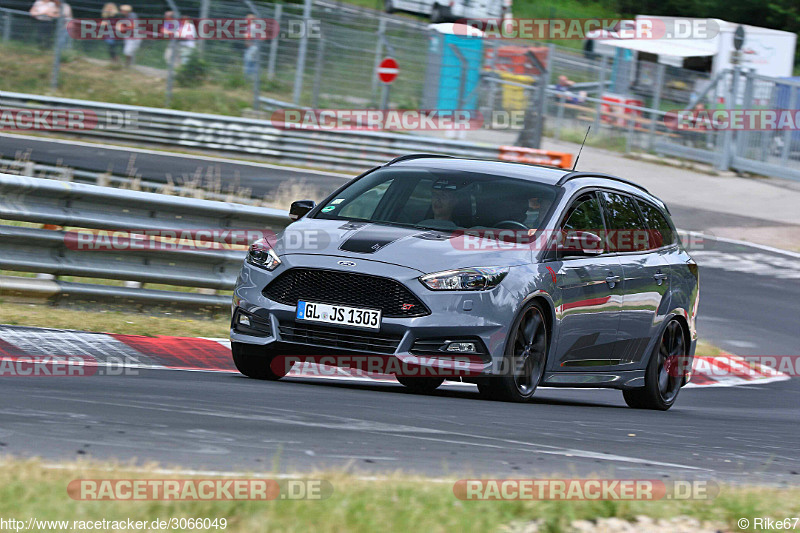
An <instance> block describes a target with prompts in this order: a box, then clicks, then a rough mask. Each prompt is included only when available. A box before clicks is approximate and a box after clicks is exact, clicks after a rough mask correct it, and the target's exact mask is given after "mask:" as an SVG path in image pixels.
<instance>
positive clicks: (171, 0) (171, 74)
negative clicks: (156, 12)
mask: <svg viewBox="0 0 800 533" xmlns="http://www.w3.org/2000/svg"><path fill="white" fill-rule="evenodd" d="M167 3H168V4H169V8H170V9H171V10H172V11H173V13H175V18H176V19H178V20H180V18H181V10H180V9H178V5H177V4H176V3H175V0H167ZM167 46H169V47H170V55H169V64H168V65H167V93H166V94H165V95H164V101H165V102H166V103H165V104H164V107H169V106H170V105H171V104H172V83H173V79H174V78H175V61H176V57H177V55H178V53H179V50H178V44H177V41H176V40H175V35H174V34H173V35H171V36H170V40H169V44H168V45H167Z"/></svg>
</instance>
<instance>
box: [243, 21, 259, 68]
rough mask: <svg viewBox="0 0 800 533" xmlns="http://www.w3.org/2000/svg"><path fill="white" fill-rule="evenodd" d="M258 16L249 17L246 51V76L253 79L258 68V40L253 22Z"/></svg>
mask: <svg viewBox="0 0 800 533" xmlns="http://www.w3.org/2000/svg"><path fill="white" fill-rule="evenodd" d="M255 18H256V16H255V15H254V14H252V13H250V14H249V15H247V20H248V24H247V44H246V45H245V49H244V75H245V76H247V77H248V78H251V79H252V78H253V77H254V76H255V75H256V67H257V66H258V48H259V47H258V45H259V43H258V40H256V39H254V38H253V20H254V19H255Z"/></svg>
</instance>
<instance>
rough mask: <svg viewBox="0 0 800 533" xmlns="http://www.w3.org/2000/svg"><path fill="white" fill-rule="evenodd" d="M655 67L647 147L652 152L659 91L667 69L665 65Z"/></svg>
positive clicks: (659, 105) (659, 103)
mask: <svg viewBox="0 0 800 533" xmlns="http://www.w3.org/2000/svg"><path fill="white" fill-rule="evenodd" d="M657 65H658V66H657V67H656V87H655V92H654V93H653V103H652V104H651V105H650V107H651V108H652V109H653V111H651V112H650V133H649V134H648V135H649V137H650V138H649V139H648V143H647V147H648V149H650V150H652V149H653V146H654V144H655V137H656V121H657V120H658V113H656V111H661V89H662V88H663V86H664V72H665V71H666V69H667V66H666V65H663V64H661V63H658V64H657Z"/></svg>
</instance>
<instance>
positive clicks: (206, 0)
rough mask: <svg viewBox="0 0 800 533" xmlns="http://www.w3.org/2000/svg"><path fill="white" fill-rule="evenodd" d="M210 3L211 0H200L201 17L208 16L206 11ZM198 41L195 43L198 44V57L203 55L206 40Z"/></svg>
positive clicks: (205, 17)
mask: <svg viewBox="0 0 800 533" xmlns="http://www.w3.org/2000/svg"><path fill="white" fill-rule="evenodd" d="M210 3H211V0H200V18H201V19H207V18H208V12H209V7H210V6H209V4H210ZM199 41H200V42H199V43H197V44H198V49H197V51H198V53H199V54H200V57H205V51H206V40H205V39H199Z"/></svg>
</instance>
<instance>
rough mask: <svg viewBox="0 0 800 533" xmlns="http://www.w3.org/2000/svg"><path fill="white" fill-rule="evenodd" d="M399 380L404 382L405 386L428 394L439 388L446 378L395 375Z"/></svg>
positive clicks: (413, 390)
mask: <svg viewBox="0 0 800 533" xmlns="http://www.w3.org/2000/svg"><path fill="white" fill-rule="evenodd" d="M395 377H396V378H397V381H399V382H400V383H402V384H403V386H404V387H405V388H407V389H408V390H410V391H412V392H417V393H421V394H426V393H429V392H433V391H435V390H436V389H438V388H439V385H441V384H442V383H444V378H434V377H409V376H395Z"/></svg>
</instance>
